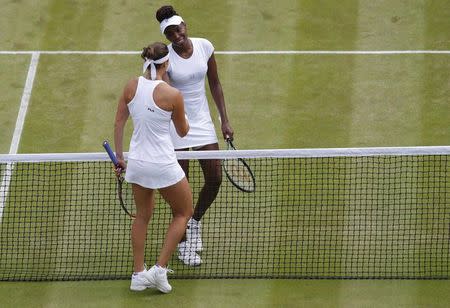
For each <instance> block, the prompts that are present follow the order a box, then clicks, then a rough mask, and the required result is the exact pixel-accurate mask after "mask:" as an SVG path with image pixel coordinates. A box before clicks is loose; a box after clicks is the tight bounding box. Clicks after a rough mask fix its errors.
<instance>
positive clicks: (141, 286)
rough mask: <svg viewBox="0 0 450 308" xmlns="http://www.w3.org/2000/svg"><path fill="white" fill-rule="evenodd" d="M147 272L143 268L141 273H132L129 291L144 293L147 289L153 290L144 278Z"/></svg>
mask: <svg viewBox="0 0 450 308" xmlns="http://www.w3.org/2000/svg"><path fill="white" fill-rule="evenodd" d="M146 272H147V270H146V269H145V268H144V270H143V271H142V272H139V273H134V274H133V275H131V285H130V290H131V291H144V290H145V289H147V288H154V286H153V285H152V284H151V283H150V281H148V279H147V277H146V276H145V274H146Z"/></svg>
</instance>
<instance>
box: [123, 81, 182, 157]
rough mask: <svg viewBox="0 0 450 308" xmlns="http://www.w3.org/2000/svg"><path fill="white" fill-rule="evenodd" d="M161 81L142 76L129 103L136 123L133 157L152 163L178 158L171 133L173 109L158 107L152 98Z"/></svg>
mask: <svg viewBox="0 0 450 308" xmlns="http://www.w3.org/2000/svg"><path fill="white" fill-rule="evenodd" d="M162 82H164V81H162V80H148V79H146V78H144V77H142V76H141V77H139V80H138V85H137V89H136V94H135V96H134V97H133V99H132V100H131V102H130V103H128V110H129V111H130V115H131V118H132V119H133V126H134V129H133V135H132V137H131V142H130V149H129V154H128V157H129V158H130V159H135V160H141V161H147V162H152V163H168V162H170V161H176V154H175V151H174V148H173V144H172V140H171V138H170V134H169V127H170V122H171V117H172V112H170V111H166V110H163V109H161V108H159V107H158V106H157V105H156V104H155V101H154V100H153V92H154V90H155V87H156V86H157V85H158V84H160V83H162Z"/></svg>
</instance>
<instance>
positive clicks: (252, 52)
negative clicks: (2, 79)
mask: <svg viewBox="0 0 450 308" xmlns="http://www.w3.org/2000/svg"><path fill="white" fill-rule="evenodd" d="M141 52H142V51H125V50H109V51H108V50H105V51H95V50H91V51H89V50H85V51H84V50H55V51H51V50H47V51H45V50H41V51H38V50H36V51H27V50H18V51H8V50H0V55H23V54H25V55H27V54H35V53H39V54H46V55H135V54H140V53H141ZM214 53H215V54H219V55H403V54H450V50H248V51H239V50H236V51H220V50H219V51H215V52H214Z"/></svg>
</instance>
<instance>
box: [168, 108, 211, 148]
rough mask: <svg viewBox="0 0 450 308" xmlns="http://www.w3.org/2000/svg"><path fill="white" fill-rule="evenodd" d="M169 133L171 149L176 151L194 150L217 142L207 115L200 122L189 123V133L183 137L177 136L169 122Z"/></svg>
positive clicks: (171, 123)
mask: <svg viewBox="0 0 450 308" xmlns="http://www.w3.org/2000/svg"><path fill="white" fill-rule="evenodd" d="M169 132H170V137H171V139H172V143H173V147H174V148H175V149H177V150H178V149H188V148H194V147H199V146H204V145H207V144H213V143H217V142H218V141H217V136H216V131H215V128H214V124H213V122H212V120H211V117H209V115H208V117H205V119H203V121H201V122H194V121H192V122H191V121H189V132H188V134H187V135H186V136H184V137H180V136H178V134H177V131H176V129H175V126H174V124H173V122H172V121H170V130H169Z"/></svg>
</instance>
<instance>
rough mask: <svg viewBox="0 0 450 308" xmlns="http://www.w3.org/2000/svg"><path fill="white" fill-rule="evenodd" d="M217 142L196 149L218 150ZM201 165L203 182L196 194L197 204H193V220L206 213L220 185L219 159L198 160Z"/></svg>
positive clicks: (220, 170)
mask: <svg viewBox="0 0 450 308" xmlns="http://www.w3.org/2000/svg"><path fill="white" fill-rule="evenodd" d="M218 149H219V145H218V144H217V143H214V144H209V145H206V146H204V147H202V148H200V149H198V150H202V151H205V150H218ZM199 162H200V166H201V167H202V171H203V176H204V178H205V184H204V185H203V187H202V190H201V191H200V194H199V196H198V200H197V205H196V206H195V210H194V215H193V216H192V217H193V218H194V219H195V220H197V221H199V220H200V219H201V218H202V217H203V215H204V214H205V213H206V211H207V210H208V208H209V207H210V206H211V204H212V203H213V202H214V200H215V199H216V196H217V194H218V193H219V189H220V185H221V184H222V169H221V162H220V160H219V159H210V160H204V159H201V160H199Z"/></svg>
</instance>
